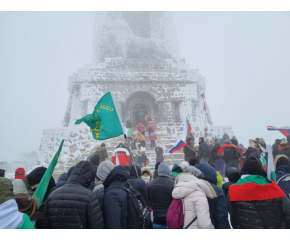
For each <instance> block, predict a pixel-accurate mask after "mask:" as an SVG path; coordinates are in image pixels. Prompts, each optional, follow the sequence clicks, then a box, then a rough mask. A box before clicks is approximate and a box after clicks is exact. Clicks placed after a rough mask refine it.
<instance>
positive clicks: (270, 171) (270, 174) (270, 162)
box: [266, 144, 276, 182]
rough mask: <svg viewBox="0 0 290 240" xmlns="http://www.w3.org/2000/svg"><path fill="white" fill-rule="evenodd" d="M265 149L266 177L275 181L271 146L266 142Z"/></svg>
mask: <svg viewBox="0 0 290 240" xmlns="http://www.w3.org/2000/svg"><path fill="white" fill-rule="evenodd" d="M266 151H267V152H268V168H267V178H268V179H269V180H270V181H271V180H272V181H274V182H276V173H275V168H274V159H273V154H272V146H271V145H270V144H267V147H266Z"/></svg>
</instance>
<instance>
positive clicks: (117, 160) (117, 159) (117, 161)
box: [116, 153, 120, 166]
mask: <svg viewBox="0 0 290 240" xmlns="http://www.w3.org/2000/svg"><path fill="white" fill-rule="evenodd" d="M119 165H120V161H119V157H118V153H116V166H119Z"/></svg>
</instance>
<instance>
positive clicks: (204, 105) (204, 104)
mask: <svg viewBox="0 0 290 240" xmlns="http://www.w3.org/2000/svg"><path fill="white" fill-rule="evenodd" d="M205 110H206V102H203V111H205Z"/></svg>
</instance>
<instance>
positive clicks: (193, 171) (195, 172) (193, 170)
mask: <svg viewBox="0 0 290 240" xmlns="http://www.w3.org/2000/svg"><path fill="white" fill-rule="evenodd" d="M183 172H185V173H190V174H192V175H193V176H196V177H197V178H200V179H203V178H204V175H203V173H202V172H201V171H200V170H199V169H197V168H196V167H194V166H188V167H186V168H184V169H183Z"/></svg>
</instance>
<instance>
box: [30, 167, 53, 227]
mask: <svg viewBox="0 0 290 240" xmlns="http://www.w3.org/2000/svg"><path fill="white" fill-rule="evenodd" d="M46 170H47V168H46V167H38V168H35V169H33V170H32V171H31V172H30V173H29V174H28V175H27V176H26V178H27V181H28V184H29V185H30V188H31V190H32V191H33V192H34V191H35V190H36V188H37V187H38V184H39V183H40V181H41V179H42V177H43V175H44V174H45V172H46ZM54 190H56V186H55V181H54V178H53V177H52V176H51V178H50V180H49V183H48V187H47V190H46V193H45V195H44V198H43V201H42V204H41V205H40V207H39V209H38V213H37V220H36V222H35V226H36V228H42V220H43V212H44V207H45V205H46V200H47V198H48V196H49V195H50V194H51V193H52V192H53V191H54Z"/></svg>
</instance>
